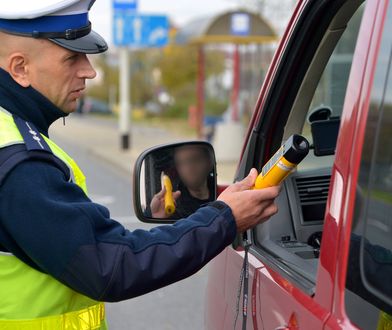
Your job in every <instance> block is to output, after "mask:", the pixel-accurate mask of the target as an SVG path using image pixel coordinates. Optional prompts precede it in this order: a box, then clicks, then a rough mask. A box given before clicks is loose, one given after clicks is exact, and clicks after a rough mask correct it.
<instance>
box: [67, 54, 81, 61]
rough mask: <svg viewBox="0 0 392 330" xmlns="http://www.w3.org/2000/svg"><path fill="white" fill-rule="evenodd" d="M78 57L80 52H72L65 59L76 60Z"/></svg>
mask: <svg viewBox="0 0 392 330" xmlns="http://www.w3.org/2000/svg"><path fill="white" fill-rule="evenodd" d="M77 57H78V54H72V55H69V56H67V57H66V58H65V61H74V60H76V59H77Z"/></svg>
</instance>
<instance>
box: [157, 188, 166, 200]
mask: <svg viewBox="0 0 392 330" xmlns="http://www.w3.org/2000/svg"><path fill="white" fill-rule="evenodd" d="M165 192H166V188H165V186H163V187H162V190H161V191H160V192H159V193H157V194H156V195H155V196H156V197H157V198H163V197H165Z"/></svg>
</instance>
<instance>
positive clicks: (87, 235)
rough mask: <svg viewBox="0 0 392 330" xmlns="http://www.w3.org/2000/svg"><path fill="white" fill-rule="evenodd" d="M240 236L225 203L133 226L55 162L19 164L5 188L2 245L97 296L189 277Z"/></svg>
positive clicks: (0, 206) (116, 297)
mask: <svg viewBox="0 0 392 330" xmlns="http://www.w3.org/2000/svg"><path fill="white" fill-rule="evenodd" d="M235 235H236V224H235V221H234V218H233V215H232V213H231V210H230V208H229V207H228V206H227V205H225V204H224V203H222V202H215V203H213V204H212V205H209V206H206V207H202V208H200V209H199V210H198V211H197V212H196V213H195V214H193V215H191V216H190V217H188V218H186V219H183V220H180V221H179V222H177V223H176V224H174V225H165V226H159V227H156V228H153V229H152V230H150V231H145V230H135V231H133V232H130V231H129V230H126V229H125V228H124V227H123V226H122V225H121V224H119V223H118V222H116V221H114V220H111V219H110V215H109V211H108V210H107V209H106V208H105V207H103V206H101V205H98V204H95V203H93V202H92V201H91V200H89V199H88V197H87V196H86V195H85V194H84V193H83V191H82V190H81V189H80V188H79V187H78V186H77V185H75V184H73V183H69V182H67V181H66V180H65V178H64V175H63V174H62V172H61V171H60V170H59V169H57V168H56V167H54V166H51V165H50V164H47V163H44V162H39V161H27V162H24V163H21V164H20V165H18V166H17V167H16V168H15V169H14V170H13V171H12V172H11V173H10V174H9V176H8V177H7V178H6V180H5V182H4V184H3V185H2V186H1V187H0V244H1V245H2V246H4V247H5V248H6V249H7V250H8V251H10V252H12V253H13V254H14V255H16V256H17V257H18V258H20V259H21V260H23V261H24V262H26V263H27V264H29V265H30V266H32V267H34V268H36V269H38V270H40V271H42V272H45V273H48V274H50V275H51V276H53V277H54V278H56V279H58V280H59V281H60V282H62V283H64V284H65V285H67V286H69V287H71V288H72V289H74V290H75V291H78V292H80V293H82V294H84V295H86V296H89V297H91V298H93V299H96V300H100V301H120V300H124V299H129V298H132V297H136V296H139V295H142V294H145V293H147V292H150V291H152V290H155V289H158V288H160V287H163V286H166V285H168V284H171V283H173V282H176V281H179V280H181V279H184V278H186V277H188V276H190V275H192V274H193V273H195V272H196V271H198V270H199V269H200V268H202V267H203V266H204V265H205V264H206V263H207V262H208V261H210V260H211V259H212V258H214V257H215V256H216V255H217V254H219V253H220V252H221V251H222V250H223V249H224V248H225V247H226V246H227V245H229V244H230V243H231V242H232V241H233V239H234V237H235Z"/></svg>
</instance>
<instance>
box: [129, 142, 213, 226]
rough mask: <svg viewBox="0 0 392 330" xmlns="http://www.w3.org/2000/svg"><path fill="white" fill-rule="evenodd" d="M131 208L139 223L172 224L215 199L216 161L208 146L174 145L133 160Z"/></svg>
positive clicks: (201, 143) (153, 150) (204, 144)
mask: <svg viewBox="0 0 392 330" xmlns="http://www.w3.org/2000/svg"><path fill="white" fill-rule="evenodd" d="M133 175H134V178H133V186H134V188H133V204H134V209H135V214H136V216H137V217H138V218H139V220H141V221H143V222H148V223H159V224H162V223H165V224H168V223H173V222H175V221H177V220H179V219H182V218H186V217H188V216H189V215H191V214H192V213H194V212H195V211H196V210H197V209H198V208H200V207H201V206H202V205H204V204H206V203H209V202H212V201H214V200H215V199H216V193H217V183H216V161H215V153H214V149H213V147H212V146H211V144H209V143H207V142H203V141H192V142H183V143H174V144H168V145H162V146H157V147H153V148H151V149H148V150H146V151H144V152H143V153H142V154H141V155H140V156H139V157H138V159H137V160H136V163H135V168H134V174H133Z"/></svg>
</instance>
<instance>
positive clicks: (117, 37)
mask: <svg viewBox="0 0 392 330" xmlns="http://www.w3.org/2000/svg"><path fill="white" fill-rule="evenodd" d="M168 39H169V20H168V18H167V16H161V15H148V16H147V15H138V14H132V13H127V12H121V11H118V12H115V13H114V19H113V40H114V44H115V45H116V46H128V47H135V48H144V47H162V46H165V45H166V44H167V42H168Z"/></svg>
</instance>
